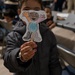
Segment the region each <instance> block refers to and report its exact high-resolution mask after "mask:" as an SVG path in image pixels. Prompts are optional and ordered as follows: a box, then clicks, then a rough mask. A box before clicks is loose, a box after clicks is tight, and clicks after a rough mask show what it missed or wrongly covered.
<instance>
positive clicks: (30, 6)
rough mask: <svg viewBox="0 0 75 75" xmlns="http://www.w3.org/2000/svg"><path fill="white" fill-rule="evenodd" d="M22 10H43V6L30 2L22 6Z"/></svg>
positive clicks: (29, 0)
mask: <svg viewBox="0 0 75 75" xmlns="http://www.w3.org/2000/svg"><path fill="white" fill-rule="evenodd" d="M22 10H37V11H38V10H41V5H40V3H38V2H37V1H36V0H28V1H27V2H25V3H23V4H22V7H21V11H22Z"/></svg>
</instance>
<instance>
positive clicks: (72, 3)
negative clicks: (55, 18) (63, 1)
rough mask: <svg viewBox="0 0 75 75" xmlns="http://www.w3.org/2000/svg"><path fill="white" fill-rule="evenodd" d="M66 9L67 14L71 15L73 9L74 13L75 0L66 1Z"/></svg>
mask: <svg viewBox="0 0 75 75" xmlns="http://www.w3.org/2000/svg"><path fill="white" fill-rule="evenodd" d="M67 7H68V13H71V11H72V9H73V8H74V13H75V0H67Z"/></svg>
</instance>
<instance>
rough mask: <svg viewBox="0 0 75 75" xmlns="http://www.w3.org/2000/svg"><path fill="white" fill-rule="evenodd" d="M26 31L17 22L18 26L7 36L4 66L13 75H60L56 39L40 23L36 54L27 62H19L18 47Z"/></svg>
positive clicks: (20, 23)
mask: <svg viewBox="0 0 75 75" xmlns="http://www.w3.org/2000/svg"><path fill="white" fill-rule="evenodd" d="M25 31H26V25H24V24H23V23H22V22H18V25H17V26H16V27H15V28H14V30H13V31H12V32H11V33H10V34H8V36H7V46H6V50H5V53H4V65H5V67H7V68H8V69H9V71H10V72H13V73H15V75H61V66H60V63H59V58H58V52H57V47H56V39H55V36H54V35H53V33H52V32H51V31H50V30H49V29H48V28H47V27H46V25H44V23H40V33H41V35H42V39H43V40H42V42H40V43H37V52H36V54H35V56H34V57H33V58H32V59H31V60H29V61H28V62H21V61H20V59H19V58H18V53H19V51H20V46H21V45H22V44H23V43H24V42H25V41H23V40H22V36H23V35H24V33H25Z"/></svg>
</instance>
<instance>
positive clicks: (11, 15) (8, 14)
mask: <svg viewBox="0 0 75 75" xmlns="http://www.w3.org/2000/svg"><path fill="white" fill-rule="evenodd" d="M3 15H4V19H5V21H6V22H7V23H9V24H12V25H15V24H16V22H17V20H15V16H16V14H15V12H14V10H13V9H7V10H6V11H5V12H4V13H3Z"/></svg>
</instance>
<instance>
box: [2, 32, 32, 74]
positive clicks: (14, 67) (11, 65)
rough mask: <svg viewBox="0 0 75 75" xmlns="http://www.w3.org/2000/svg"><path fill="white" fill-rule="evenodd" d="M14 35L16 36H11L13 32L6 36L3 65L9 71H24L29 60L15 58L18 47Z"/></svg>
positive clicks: (28, 64)
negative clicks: (22, 60) (23, 60)
mask: <svg viewBox="0 0 75 75" xmlns="http://www.w3.org/2000/svg"><path fill="white" fill-rule="evenodd" d="M11 35H12V36H11ZM16 37H17V36H13V33H10V35H8V36H7V41H6V49H5V51H4V56H3V59H4V66H5V67H6V68H7V69H8V70H9V71H10V72H14V73H16V72H20V71H21V72H22V71H25V70H26V69H27V68H28V67H29V66H30V64H31V60H29V61H28V62H21V61H20V60H18V59H17V57H18V53H19V51H20V47H19V46H18V45H17V43H18V41H19V40H18V39H17V38H16Z"/></svg>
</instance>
